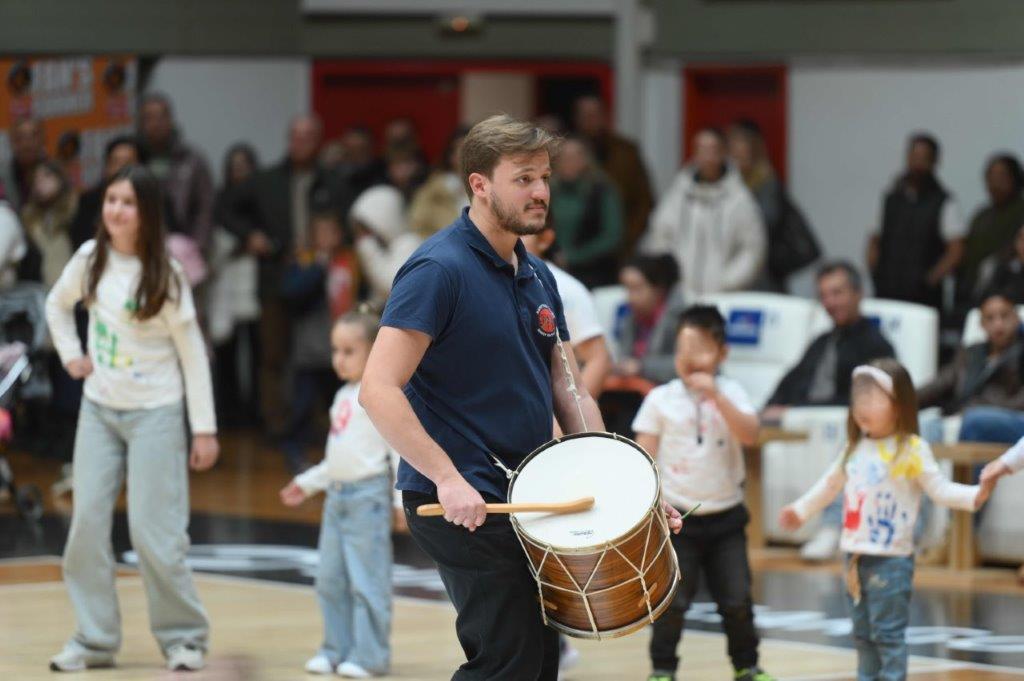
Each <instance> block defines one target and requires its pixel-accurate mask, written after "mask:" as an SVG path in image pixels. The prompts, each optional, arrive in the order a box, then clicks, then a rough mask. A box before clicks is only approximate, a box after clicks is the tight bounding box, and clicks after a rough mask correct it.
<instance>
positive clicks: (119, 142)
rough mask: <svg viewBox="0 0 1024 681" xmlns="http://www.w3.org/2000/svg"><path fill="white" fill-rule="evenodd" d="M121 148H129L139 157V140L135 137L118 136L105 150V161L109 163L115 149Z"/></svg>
mask: <svg viewBox="0 0 1024 681" xmlns="http://www.w3.org/2000/svg"><path fill="white" fill-rule="evenodd" d="M120 146H128V147H131V148H132V149H134V150H135V155H136V156H138V155H139V140H138V139H137V138H136V137H135V135H118V136H117V137H115V138H113V139H111V140H110V141H109V142H107V146H105V147H104V148H103V160H104V161H109V160H110V155H111V154H113V153H114V149H117V148H118V147H120Z"/></svg>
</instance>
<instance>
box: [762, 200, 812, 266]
mask: <svg viewBox="0 0 1024 681" xmlns="http://www.w3.org/2000/svg"><path fill="white" fill-rule="evenodd" d="M779 204H780V205H781V206H782V210H781V213H780V216H779V219H778V221H777V222H776V223H775V224H774V225H769V226H768V272H769V273H770V274H771V275H772V276H773V277H775V278H778V279H785V278H786V277H788V276H789V275H791V274H793V273H795V272H799V271H800V270H802V269H803V268H805V267H807V266H808V265H810V264H811V263H813V262H814V261H815V260H817V259H818V258H819V257H820V256H821V246H820V245H819V244H818V239H817V238H816V237H815V236H814V230H813V229H811V225H810V224H809V223H808V222H807V219H806V218H805V217H804V214H803V213H802V212H801V211H800V209H799V208H797V206H796V204H794V203H793V201H792V200H791V199H790V198H789V195H788V194H787V193H786V191H785V190H784V189H783V188H782V187H779Z"/></svg>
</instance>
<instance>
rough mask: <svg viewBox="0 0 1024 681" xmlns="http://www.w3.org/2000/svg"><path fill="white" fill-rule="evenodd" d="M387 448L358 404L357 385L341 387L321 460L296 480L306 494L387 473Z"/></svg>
mask: <svg viewBox="0 0 1024 681" xmlns="http://www.w3.org/2000/svg"><path fill="white" fill-rule="evenodd" d="M389 463H390V448H389V447H388V443H387V442H385V440H384V438H383V437H382V436H381V435H380V433H378V432H377V429H376V428H374V427H373V423H372V422H371V421H370V417H369V415H368V414H367V413H366V410H365V409H363V408H362V406H360V404H359V383H348V384H346V385H343V386H342V387H341V389H340V390H338V392H337V394H336V395H335V396H334V403H333V404H332V405H331V431H330V433H329V434H328V435H327V453H326V455H325V456H324V460H323V461H321V462H320V463H319V464H317V465H316V466H313V467H312V468H310V469H309V470H308V471H306V472H304V473H302V474H301V475H298V476H297V477H296V478H295V482H296V484H298V486H299V487H301V488H302V491H304V492H305V493H306V494H307V495H308V494H315V493H316V492H322V491H323V490H325V489H327V488H328V487H329V486H330V485H331V483H332V482H354V481H356V480H363V479H365V478H369V477H371V476H374V475H382V474H384V473H387V472H388V470H389Z"/></svg>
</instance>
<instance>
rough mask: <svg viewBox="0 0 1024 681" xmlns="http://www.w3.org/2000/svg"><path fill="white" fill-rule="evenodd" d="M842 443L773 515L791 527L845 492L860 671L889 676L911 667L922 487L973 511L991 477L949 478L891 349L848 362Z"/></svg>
mask: <svg viewBox="0 0 1024 681" xmlns="http://www.w3.org/2000/svg"><path fill="white" fill-rule="evenodd" d="M851 393H852V394H851V398H850V414H849V417H848V419H847V444H846V448H845V450H844V451H843V453H842V455H840V456H839V458H838V459H837V460H836V461H835V463H834V464H833V465H832V467H831V468H830V469H829V470H828V471H827V472H826V473H825V475H824V476H823V477H822V478H821V479H820V480H818V482H817V483H816V484H815V485H814V486H813V487H812V488H811V489H810V491H808V492H807V493H806V494H804V495H803V496H802V497H800V499H798V500H797V501H796V502H795V503H793V504H791V505H789V506H786V507H785V508H783V509H782V511H781V512H780V516H779V524H780V525H781V526H782V527H783V528H785V529H797V528H799V527H800V526H801V525H802V524H803V523H805V522H806V521H807V519H808V518H810V517H811V516H812V515H814V514H815V513H817V512H819V511H821V509H823V508H824V507H825V506H827V505H828V504H829V503H830V502H831V501H832V500H833V499H835V497H836V495H838V494H839V493H840V492H842V493H843V496H844V504H843V533H842V538H841V540H840V548H841V550H842V551H843V552H844V553H845V554H846V583H847V607H848V608H849V609H850V617H851V619H852V620H853V637H854V641H855V643H856V646H857V675H858V678H862V679H879V680H880V681H895V680H897V679H905V678H906V675H907V644H906V630H907V624H908V621H909V617H910V595H911V590H912V587H913V577H914V538H913V536H914V522H915V520H916V519H917V512H918V507H919V506H920V503H921V492H922V491H924V492H925V493H927V494H928V496H929V497H931V498H932V500H933V501H934V502H935V503H938V504H942V505H943V506H948V507H950V508H958V509H961V510H965V511H974V510H977V509H978V508H980V507H981V505H982V504H983V503H984V502H985V500H986V499H988V496H989V494H990V493H991V491H992V488H993V487H994V485H995V481H994V480H992V481H990V482H985V483H983V484H982V485H980V486H978V485H961V484H957V483H954V482H950V481H949V480H947V479H946V478H945V477H943V475H942V473H941V472H940V471H939V468H938V465H937V464H936V462H935V457H934V456H933V455H932V451H931V448H930V447H929V446H928V443H927V442H925V441H924V440H922V439H921V438H920V437H919V436H918V420H917V394H916V393H915V391H914V385H913V383H912V382H911V380H910V375H909V374H908V373H907V371H906V369H904V368H903V366H901V365H900V364H899V362H897V361H896V360H894V359H879V360H875V361H873V362H871V363H870V364H867V365H862V366H859V367H857V368H856V369H854V370H853V383H852V388H851Z"/></svg>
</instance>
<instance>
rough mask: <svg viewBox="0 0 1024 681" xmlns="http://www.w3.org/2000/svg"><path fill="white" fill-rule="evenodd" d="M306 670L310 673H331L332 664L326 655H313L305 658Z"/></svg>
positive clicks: (332, 671)
mask: <svg viewBox="0 0 1024 681" xmlns="http://www.w3.org/2000/svg"><path fill="white" fill-rule="evenodd" d="M306 671H307V672H308V673H310V674H333V673H334V665H333V664H331V661H330V660H329V659H327V656H326V655H319V654H318V655H314V656H313V657H311V658H309V659H308V660H306Z"/></svg>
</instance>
